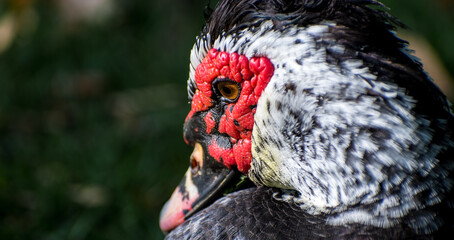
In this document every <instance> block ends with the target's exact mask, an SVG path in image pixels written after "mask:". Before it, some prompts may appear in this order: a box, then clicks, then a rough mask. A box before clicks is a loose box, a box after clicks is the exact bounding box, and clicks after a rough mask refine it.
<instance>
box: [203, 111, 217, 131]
mask: <svg viewBox="0 0 454 240" xmlns="http://www.w3.org/2000/svg"><path fill="white" fill-rule="evenodd" d="M204 120H205V124H206V126H207V129H206V132H207V134H210V133H211V131H212V130H213V128H214V127H215V126H216V122H215V121H214V119H213V113H211V112H209V113H208V114H207V115H206V116H205V119H204Z"/></svg>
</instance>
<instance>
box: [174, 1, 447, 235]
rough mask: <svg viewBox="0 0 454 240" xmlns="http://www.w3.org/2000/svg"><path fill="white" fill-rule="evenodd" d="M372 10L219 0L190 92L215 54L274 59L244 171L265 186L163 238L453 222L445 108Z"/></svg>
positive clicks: (397, 230)
mask: <svg viewBox="0 0 454 240" xmlns="http://www.w3.org/2000/svg"><path fill="white" fill-rule="evenodd" d="M380 9H382V6H381V5H380V4H379V3H377V2H375V1H372V0H299V1H298V0H297V1H285V0H265V1H257V0H256V1H246V0H238V1H228V0H226V1H221V2H220V3H219V5H218V6H217V8H216V9H215V10H214V12H213V13H212V14H211V17H210V18H209V19H208V22H207V25H206V27H205V28H204V30H203V31H202V33H201V35H200V36H199V37H198V38H197V41H196V44H195V45H194V48H193V50H192V52H191V65H190V66H191V67H190V77H189V81H188V92H189V96H190V99H192V96H193V95H194V93H195V92H196V89H197V85H196V83H195V80H194V78H195V76H194V75H195V71H196V68H197V66H198V65H199V64H200V63H201V62H202V59H204V58H205V56H206V55H207V54H208V52H209V50H210V49H217V50H218V51H223V52H228V53H233V52H235V53H238V54H240V55H245V56H246V57H248V58H252V57H257V56H260V57H262V56H264V57H267V58H268V59H269V60H270V61H271V63H272V64H273V66H274V73H273V76H272V78H271V80H270V81H269V83H268V85H267V86H266V88H265V90H264V91H263V93H262V95H261V96H260V98H259V99H258V103H257V106H256V112H255V114H254V127H253V130H252V147H251V153H252V162H251V168H250V170H249V171H248V178H249V179H250V180H251V181H252V182H253V183H254V184H255V185H258V186H263V187H258V188H257V187H253V188H250V189H247V190H241V191H238V192H235V193H231V194H229V195H227V196H225V197H224V198H221V199H219V200H218V201H216V202H215V203H213V204H212V205H210V206H209V207H206V208H205V209H204V210H202V211H199V212H197V213H195V214H194V215H193V216H192V217H191V218H188V219H187V220H186V221H185V222H184V223H183V224H182V225H180V226H179V227H177V228H176V229H175V230H173V231H171V232H170V234H169V235H168V236H167V238H168V239H179V238H182V239H313V238H319V239H323V238H326V239H333V238H339V239H402V238H417V237H420V238H421V239H423V238H428V239H430V238H432V237H435V238H441V236H444V234H445V233H447V232H450V231H452V230H454V227H453V221H452V220H451V219H450V218H451V216H453V215H452V214H453V211H452V208H451V206H450V205H451V200H452V199H453V198H452V178H453V177H452V170H453V167H454V165H453V160H454V159H453V158H454V142H453V139H454V138H453V136H454V134H453V131H454V119H453V115H452V113H451V112H450V109H449V104H448V103H447V101H446V98H445V97H444V95H443V94H442V93H441V92H440V90H439V89H438V88H437V87H436V86H435V85H434V84H433V82H432V81H430V80H429V78H428V77H427V75H426V74H425V72H424V71H423V69H422V66H421V64H420V63H419V62H418V61H417V60H416V59H415V58H413V57H412V56H411V54H410V52H409V51H408V50H407V49H406V43H405V42H404V41H402V40H400V39H398V38H397V37H396V36H395V35H394V33H393V32H392V30H393V29H394V25H395V24H399V23H398V21H397V20H395V19H394V18H392V17H391V16H389V15H388V14H387V13H385V12H384V11H382V10H380ZM220 109H221V110H220V111H222V108H220ZM202 125H203V124H202ZM216 126H217V125H216ZM192 129H195V128H191V127H188V126H185V131H186V132H187V131H191V130H192ZM185 134H186V133H185ZM194 134H195V133H194ZM186 135H187V136H192V135H191V134H186ZM195 139H205V138H197V137H195ZM197 141H201V140H197ZM202 145H203V146H204V147H205V145H204V144H203V143H202ZM204 153H205V155H207V154H208V153H209V151H207V150H206V149H204ZM276 237H277V238H276Z"/></svg>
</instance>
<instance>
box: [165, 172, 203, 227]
mask: <svg viewBox="0 0 454 240" xmlns="http://www.w3.org/2000/svg"><path fill="white" fill-rule="evenodd" d="M187 174H188V173H186V175H187ZM185 187H186V193H187V194H184V195H183V194H182V193H181V189H180V187H177V188H176V189H175V191H174V192H173V194H172V196H171V197H170V200H169V201H167V203H166V204H165V205H164V207H163V208H162V210H161V215H160V218H159V227H160V228H161V230H162V231H163V232H169V231H170V230H172V229H174V228H176V227H178V226H179V225H180V224H182V223H183V222H184V217H185V213H187V212H188V211H191V210H192V204H193V203H194V202H195V200H196V199H198V198H199V193H198V191H197V188H195V186H194V185H192V186H187V185H186V186H185Z"/></svg>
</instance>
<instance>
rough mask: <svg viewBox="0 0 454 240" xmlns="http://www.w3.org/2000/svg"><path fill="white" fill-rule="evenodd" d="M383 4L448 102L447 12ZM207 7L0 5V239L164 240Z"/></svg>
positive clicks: (74, 2) (101, 1) (154, 2)
mask: <svg viewBox="0 0 454 240" xmlns="http://www.w3.org/2000/svg"><path fill="white" fill-rule="evenodd" d="M215 2H216V1H215V0H214V1H212V3H211V5H215ZM383 2H385V3H386V5H388V6H389V7H390V8H391V13H393V14H394V15H396V16H398V17H399V18H401V19H402V20H403V22H404V23H406V24H407V25H408V26H409V27H410V30H406V31H399V34H401V35H402V36H404V37H405V38H409V39H411V44H412V45H411V46H412V48H415V49H416V53H417V54H418V55H420V57H421V58H422V60H423V61H424V62H425V64H426V65H427V67H428V68H430V70H428V71H429V72H432V75H433V77H434V79H435V80H436V81H437V83H439V84H440V86H441V87H442V89H443V90H444V91H445V92H446V93H447V94H451V96H452V92H453V89H452V87H451V86H450V82H449V81H450V80H449V79H450V78H451V77H450V76H452V75H453V74H454V4H453V1H448V0H444V1H441V0H440V1H434V0H386V1H383ZM205 5H206V1H205V0H166V1H163V0H162V1H161V0H160V1H158V0H151V1H150V0H42V1H40V0H0V239H38V240H39V239H46V240H54V239H55V240H57V239H58V240H59V239H70V240H76V239H106V240H115V239H162V238H163V236H164V235H163V234H162V233H161V232H160V230H159V227H158V218H159V211H160V208H161V206H162V205H163V204H164V202H165V201H166V200H167V199H168V197H169V196H170V194H171V192H172V191H173V189H174V188H175V186H176V185H177V183H178V182H179V181H180V179H181V177H182V175H183V173H184V171H185V169H186V168H187V163H188V156H189V154H190V152H191V149H190V148H189V147H187V146H185V144H184V142H183V140H182V124H183V121H184V118H185V116H186V114H187V112H188V111H189V105H188V104H187V98H186V90H185V87H186V86H185V84H186V79H187V75H188V64H189V51H190V49H191V47H192V44H193V42H194V39H195V36H196V35H197V34H198V32H199V30H200V29H201V28H202V26H203V22H204V20H203V10H204V7H205ZM451 99H452V97H451Z"/></svg>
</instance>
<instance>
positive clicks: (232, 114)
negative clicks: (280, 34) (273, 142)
mask: <svg viewBox="0 0 454 240" xmlns="http://www.w3.org/2000/svg"><path fill="white" fill-rule="evenodd" d="M273 72H274V66H273V64H272V63H271V61H270V60H269V59H268V58H266V57H252V58H250V59H248V58H247V57H246V56H244V55H239V54H238V53H227V52H222V51H218V50H216V49H212V50H210V51H209V52H208V54H207V56H206V57H205V58H204V59H203V60H202V63H200V64H199V65H198V66H197V68H196V71H195V75H194V77H195V83H196V85H197V90H196V91H195V93H194V96H193V99H192V104H191V111H190V112H189V114H188V116H187V117H186V122H187V121H189V120H190V119H191V118H192V117H193V116H194V114H195V113H197V112H204V111H208V113H207V114H206V115H205V116H204V118H203V121H204V122H205V126H206V129H205V131H206V134H212V133H214V131H215V129H216V128H217V131H218V132H219V133H220V134H226V135H227V136H228V137H229V138H230V142H231V143H232V145H231V146H232V147H231V148H225V146H219V145H218V143H217V142H216V138H211V142H210V143H209V144H208V154H209V155H211V156H212V157H213V158H214V159H216V160H217V161H219V162H221V163H223V164H224V165H225V166H227V167H228V168H232V167H233V166H236V168H237V169H238V170H239V171H241V172H243V173H245V174H246V173H247V172H248V170H249V168H250V163H251V159H252V154H251V135H252V128H253V126H254V114H255V111H256V107H257V102H258V99H259V98H260V95H261V94H262V92H263V90H264V89H265V87H266V86H267V84H268V82H269V81H270V79H271V77H272V76H273ZM216 79H229V80H230V81H234V82H236V83H237V84H238V86H240V93H239V96H238V97H237V98H235V101H230V102H226V104H225V106H224V109H223V112H222V114H221V115H220V116H219V114H213V113H212V112H210V109H211V108H212V107H213V106H214V104H216V102H215V100H214V99H215V96H214V94H215V93H214V92H213V90H214V89H213V82H214V81H215V80H216ZM216 116H217V117H216Z"/></svg>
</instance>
